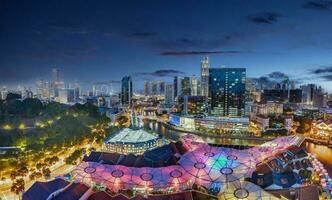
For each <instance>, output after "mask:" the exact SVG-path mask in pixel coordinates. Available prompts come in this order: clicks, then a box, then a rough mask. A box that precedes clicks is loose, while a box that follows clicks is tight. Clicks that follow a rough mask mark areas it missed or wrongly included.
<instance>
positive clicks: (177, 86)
mask: <svg viewBox="0 0 332 200" xmlns="http://www.w3.org/2000/svg"><path fill="white" fill-rule="evenodd" d="M173 92H174V99H175V98H177V97H178V96H181V95H182V86H181V78H180V77H178V76H175V77H174V80H173Z"/></svg>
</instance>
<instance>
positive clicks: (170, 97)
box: [165, 84, 174, 105]
mask: <svg viewBox="0 0 332 200" xmlns="http://www.w3.org/2000/svg"><path fill="white" fill-rule="evenodd" d="M173 103H174V91H173V84H167V85H166V89H165V104H167V105H172V104H173Z"/></svg>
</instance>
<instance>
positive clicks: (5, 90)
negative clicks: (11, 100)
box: [0, 87, 8, 100]
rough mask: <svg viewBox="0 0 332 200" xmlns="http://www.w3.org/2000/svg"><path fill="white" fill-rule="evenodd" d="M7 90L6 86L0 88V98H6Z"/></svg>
mask: <svg viewBox="0 0 332 200" xmlns="http://www.w3.org/2000/svg"><path fill="white" fill-rule="evenodd" d="M7 94H8V90H7V88H6V87H2V88H1V93H0V99H1V100H5V99H6V98H7Z"/></svg>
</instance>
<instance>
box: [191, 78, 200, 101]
mask: <svg viewBox="0 0 332 200" xmlns="http://www.w3.org/2000/svg"><path fill="white" fill-rule="evenodd" d="M190 88H191V96H198V94H199V93H198V79H197V77H196V76H192V77H190Z"/></svg>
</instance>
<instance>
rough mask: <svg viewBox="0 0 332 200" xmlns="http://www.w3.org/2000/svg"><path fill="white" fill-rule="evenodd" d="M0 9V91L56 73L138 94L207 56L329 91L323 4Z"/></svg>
mask: <svg viewBox="0 0 332 200" xmlns="http://www.w3.org/2000/svg"><path fill="white" fill-rule="evenodd" d="M1 5H2V6H1V9H2V10H1V13H2V17H1V21H0V24H1V27H2V28H3V31H2V32H1V34H0V42H1V44H2V45H1V47H0V52H1V57H0V60H1V62H0V72H1V73H0V74H1V75H0V76H1V82H0V85H7V86H8V87H10V86H12V85H18V84H21V85H24V84H34V83H35V81H37V80H38V79H39V78H42V79H47V78H49V76H50V75H49V73H50V71H51V70H52V68H59V69H60V70H61V72H62V74H63V80H64V81H66V82H69V81H70V82H74V81H77V82H79V83H81V84H82V85H84V84H87V85H88V84H92V83H94V82H100V81H101V82H103V81H110V80H120V79H119V78H118V77H123V76H126V75H132V76H133V79H134V82H135V83H137V84H136V86H137V87H138V86H139V89H140V90H142V89H143V82H144V81H145V80H153V79H167V78H170V77H171V76H174V75H177V74H180V75H186V76H191V75H193V74H195V75H199V74H200V62H201V60H202V57H203V56H206V55H207V56H209V57H210V63H211V67H219V66H226V67H244V68H246V69H247V76H248V77H254V78H258V77H261V76H265V77H269V76H274V75H276V74H278V75H281V76H283V75H284V74H286V75H288V76H289V77H290V78H292V79H295V80H297V81H298V83H309V82H313V83H319V84H320V85H322V86H323V87H324V88H325V89H327V90H328V91H329V92H331V89H330V88H331V87H330V85H331V82H330V78H331V71H332V70H331V67H330V64H331V63H332V60H331V58H330V56H329V55H330V53H331V51H332V48H331V47H330V46H329V44H330V41H332V36H331V35H330V34H329V32H330V27H329V26H328V25H329V17H331V16H332V12H331V4H329V3H328V2H325V1H317V2H311V1H292V2H288V1H287V2H286V1H271V2H269V4H263V3H261V1H251V2H250V3H248V2H243V1H241V2H240V1H234V2H232V3H230V2H226V1H222V2H221V1H218V2H213V1H210V2H207V3H205V4H202V3H199V2H195V1H192V2H189V3H184V2H180V1H178V2H177V1H174V2H170V3H167V2H161V1H156V2H153V3H151V2H148V1H142V2H140V3H135V2H134V3H131V4H128V3H126V2H123V3H119V2H109V1H104V2H99V3H97V4H96V3H93V2H92V1H87V2H85V3H84V4H78V3H77V2H75V1H71V2H68V1H56V2H55V1H54V2H48V3H44V2H43V1H30V2H29V3H27V2H21V3H18V2H16V1H2V2H1ZM36 5H38V6H36ZM186 7H188V8H190V9H188V10H186V9H185V8H186ZM74 8H75V9H76V10H78V11H79V12H72V9H74ZM122 11H123V12H122ZM18 12H19V13H21V14H20V15H13V13H18ZM57 13H61V15H57ZM127 13H131V15H127ZM235 13H236V14H235ZM166 16H168V17H166ZM230 19H232V20H230ZM132 21H134V23H131V22H132ZM304 21H305V23H304ZM22 47H24V48H22ZM119 67H121V70H117V69H118V68H119ZM273 72H277V73H274V74H273ZM169 80H170V81H171V79H169ZM134 87H135V86H134Z"/></svg>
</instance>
